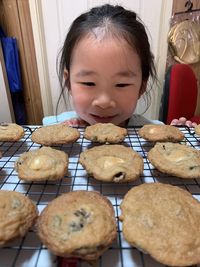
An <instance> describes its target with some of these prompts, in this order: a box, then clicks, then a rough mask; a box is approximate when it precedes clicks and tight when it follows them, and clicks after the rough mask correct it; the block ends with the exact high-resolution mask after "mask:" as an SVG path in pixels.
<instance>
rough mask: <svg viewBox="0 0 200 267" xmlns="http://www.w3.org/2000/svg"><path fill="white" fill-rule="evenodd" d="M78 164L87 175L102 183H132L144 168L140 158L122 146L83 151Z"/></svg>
mask: <svg viewBox="0 0 200 267" xmlns="http://www.w3.org/2000/svg"><path fill="white" fill-rule="evenodd" d="M79 162H80V163H81V164H82V166H83V167H84V168H85V169H86V171H87V172H88V174H89V175H91V176H93V177H94V178H95V179H97V180H100V181H104V182H115V183H123V182H130V181H134V180H136V179H137V178H138V177H139V176H140V175H141V174H142V172H143V168H144V163H143V159H142V157H141V156H140V155H139V154H138V153H137V152H135V151H134V150H133V149H132V148H130V147H125V146H123V145H101V146H96V147H93V148H91V149H88V150H85V151H84V152H82V153H81V154H80V159H79Z"/></svg>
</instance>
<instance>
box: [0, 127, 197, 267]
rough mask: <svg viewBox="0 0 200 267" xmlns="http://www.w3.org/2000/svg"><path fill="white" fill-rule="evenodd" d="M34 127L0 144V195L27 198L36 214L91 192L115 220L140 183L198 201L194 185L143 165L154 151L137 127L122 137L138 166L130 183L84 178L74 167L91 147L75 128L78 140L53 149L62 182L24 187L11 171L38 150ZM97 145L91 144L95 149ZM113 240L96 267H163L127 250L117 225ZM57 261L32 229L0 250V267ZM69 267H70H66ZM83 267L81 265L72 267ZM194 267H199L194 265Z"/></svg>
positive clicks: (189, 136) (192, 141) (188, 137)
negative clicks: (65, 164)
mask: <svg viewBox="0 0 200 267" xmlns="http://www.w3.org/2000/svg"><path fill="white" fill-rule="evenodd" d="M37 128H39V126H29V127H24V129H25V136H24V138H22V139H21V140H20V141H19V142H0V151H1V152H3V157H2V158H1V159H0V189H2V190H12V191H18V192H21V193H23V194H24V195H28V196H29V198H30V199H31V200H33V201H34V202H35V203H36V204H37V207H38V210H39V212H41V211H42V210H43V209H44V207H45V206H46V205H47V204H48V203H49V202H50V201H51V200H53V199H54V198H56V197H57V196H59V195H61V194H62V193H65V192H69V191H72V190H88V191H93V190H96V191H98V192H100V193H101V194H103V195H104V196H106V197H108V199H109V200H110V201H111V203H112V204H113V207H114V210H115V214H116V218H118V216H119V215H120V203H121V201H122V199H123V196H124V195H125V194H126V192H127V191H128V190H129V189H130V188H132V187H133V186H136V185H139V184H142V183H152V182H153V183H156V182H161V183H168V184H172V185H177V186H179V187H182V188H184V189H186V190H188V191H189V192H190V193H191V194H192V195H193V196H194V197H195V198H196V199H198V200H199V201H200V179H179V178H175V177H172V176H171V177H170V176H167V175H164V174H161V173H160V172H159V171H156V170H155V169H154V168H153V166H152V165H151V164H150V163H149V161H148V160H147V157H146V156H147V152H148V151H149V149H151V148H152V146H153V145H154V144H153V143H151V142H146V141H145V140H144V139H141V138H139V136H138V130H139V128H140V127H134V128H133V127H132V128H128V135H127V137H126V139H125V141H124V144H125V145H127V146H130V147H132V148H133V149H134V150H135V151H137V152H138V153H139V154H140V155H141V156H142V157H143V160H144V172H143V175H142V176H141V177H140V178H139V179H137V180H136V181H134V182H132V183H126V184H113V183H103V182H100V181H96V180H95V179H93V178H91V177H88V176H87V174H86V172H85V170H84V169H83V167H82V166H81V165H80V164H79V163H78V159H79V155H80V153H81V152H82V151H84V150H86V149H87V148H90V147H91V146H92V144H91V142H90V141H88V140H86V139H84V138H83V132H84V128H78V130H79V131H80V133H81V137H80V139H79V140H78V141H77V142H76V143H74V144H67V145H61V146H55V148H57V149H60V150H62V151H65V152H66V153H68V155H69V172H68V175H66V176H65V177H64V178H63V179H62V180H60V181H56V182H52V181H51V182H50V181H48V182H47V181H46V182H34V183H31V182H25V181H21V180H19V179H18V176H17V173H16V171H15V170H14V162H15V161H16V159H17V158H18V157H19V155H20V154H22V153H23V152H26V151H30V150H34V149H37V148H39V147H40V145H38V144H36V143H33V142H32V141H31V134H32V132H33V131H35V130H36V129H37ZM180 130H181V131H182V132H183V133H184V134H185V141H184V142H186V143H187V144H188V145H190V146H192V147H195V148H196V149H198V150H200V138H198V137H197V136H196V135H195V134H194V132H193V130H192V129H189V128H187V127H181V128H180ZM96 145H97V144H96ZM117 226H118V236H117V240H116V241H115V242H114V243H113V245H112V246H111V247H110V248H109V249H108V250H107V251H106V252H105V253H104V254H103V256H102V257H101V258H100V259H99V260H98V262H97V264H96V267H163V266H164V265H162V264H159V263H158V262H156V261H154V260H153V259H152V258H151V257H150V256H149V255H146V254H144V253H142V252H141V251H138V250H137V249H135V248H132V247H131V246H130V245H129V244H128V243H127V242H126V241H125V240H124V238H123V235H122V225H121V222H119V220H117ZM59 262H60V261H58V258H57V257H56V256H55V255H53V254H51V253H50V252H49V250H48V249H47V248H46V247H45V246H44V245H43V244H42V243H41V242H40V240H39V239H38V237H37V235H36V229H35V228H34V227H33V228H32V229H31V230H30V231H29V232H28V233H27V234H26V236H25V237H23V238H21V239H17V240H15V241H12V242H10V243H8V244H7V245H6V247H4V248H1V249H0V267H57V266H60V264H59ZM72 262H73V261H72ZM66 266H69V267H70V266H74V267H75V266H76V267H77V266H79V267H80V266H81V267H86V266H87V267H88V266H89V265H88V264H87V263H85V262H79V263H78V265H77V264H76V265H73V264H72V265H70V264H69V265H66ZM197 266H198V267H200V265H197Z"/></svg>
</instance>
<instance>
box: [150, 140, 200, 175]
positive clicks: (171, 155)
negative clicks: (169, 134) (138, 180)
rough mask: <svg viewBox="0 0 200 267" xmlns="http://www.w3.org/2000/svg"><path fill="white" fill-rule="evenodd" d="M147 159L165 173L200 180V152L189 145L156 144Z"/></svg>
mask: <svg viewBox="0 0 200 267" xmlns="http://www.w3.org/2000/svg"><path fill="white" fill-rule="evenodd" d="M147 157H148V159H149V161H150V162H151V163H152V165H153V166H154V167H155V168H156V169H158V170H159V171H161V172H163V173H167V174H169V175H173V176H177V177H180V178H191V179H193V178H200V151H199V150H197V149H195V148H192V147H190V146H188V145H183V144H175V143H169V142H166V143H156V145H155V146H154V147H153V148H152V149H151V150H150V151H149V152H148V154H147Z"/></svg>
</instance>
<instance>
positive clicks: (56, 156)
mask: <svg viewBox="0 0 200 267" xmlns="http://www.w3.org/2000/svg"><path fill="white" fill-rule="evenodd" d="M67 167H68V155H67V154H66V153H65V152H63V151H60V150H56V149H54V148H51V147H42V148H39V149H37V150H33V151H29V152H25V153H23V154H22V155H21V156H20V157H19V158H18V160H17V161H16V162H15V169H16V171H17V172H18V176H19V178H20V179H22V180H25V181H43V180H58V179H61V178H63V177H64V175H65V174H66V172H67Z"/></svg>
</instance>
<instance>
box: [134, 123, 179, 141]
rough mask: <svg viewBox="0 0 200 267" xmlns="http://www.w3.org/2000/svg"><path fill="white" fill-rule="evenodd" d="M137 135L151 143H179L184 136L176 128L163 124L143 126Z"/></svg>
mask: <svg viewBox="0 0 200 267" xmlns="http://www.w3.org/2000/svg"><path fill="white" fill-rule="evenodd" d="M138 134H139V136H140V137H142V138H144V139H145V140H147V141H151V142H179V141H182V140H183V139H184V134H183V133H182V132H181V131H180V130H179V129H178V128H177V127H175V126H172V125H164V124H147V125H144V126H143V127H142V128H141V129H140V130H139V131H138Z"/></svg>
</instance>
